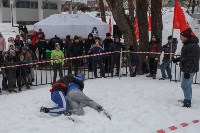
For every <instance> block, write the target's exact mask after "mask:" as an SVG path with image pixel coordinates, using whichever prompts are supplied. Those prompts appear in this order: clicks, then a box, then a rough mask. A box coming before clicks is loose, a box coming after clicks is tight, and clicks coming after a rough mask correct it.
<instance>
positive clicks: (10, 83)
mask: <svg viewBox="0 0 200 133" xmlns="http://www.w3.org/2000/svg"><path fill="white" fill-rule="evenodd" d="M15 83H16V77H8V90H9V91H11V90H14V88H15Z"/></svg>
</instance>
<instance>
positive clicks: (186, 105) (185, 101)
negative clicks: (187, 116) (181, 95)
mask: <svg viewBox="0 0 200 133" xmlns="http://www.w3.org/2000/svg"><path fill="white" fill-rule="evenodd" d="M183 107H187V108H191V100H186V99H184V101H183Z"/></svg>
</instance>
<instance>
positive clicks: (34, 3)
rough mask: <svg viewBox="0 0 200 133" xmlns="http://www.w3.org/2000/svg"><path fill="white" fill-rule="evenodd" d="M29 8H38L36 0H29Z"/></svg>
mask: <svg viewBox="0 0 200 133" xmlns="http://www.w3.org/2000/svg"><path fill="white" fill-rule="evenodd" d="M30 8H33V9H37V8H38V2H31V5H30Z"/></svg>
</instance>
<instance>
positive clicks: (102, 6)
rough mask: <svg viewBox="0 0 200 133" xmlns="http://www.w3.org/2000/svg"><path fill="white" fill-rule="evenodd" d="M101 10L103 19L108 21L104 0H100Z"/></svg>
mask: <svg viewBox="0 0 200 133" xmlns="http://www.w3.org/2000/svg"><path fill="white" fill-rule="evenodd" d="M99 6H100V12H101V20H102V21H103V22H105V23H106V14H105V6H104V3H103V0H99Z"/></svg>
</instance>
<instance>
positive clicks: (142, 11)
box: [136, 0, 149, 74]
mask: <svg viewBox="0 0 200 133" xmlns="http://www.w3.org/2000/svg"><path fill="white" fill-rule="evenodd" d="M136 7H137V8H136V13H137V18H138V26H139V35H140V40H139V51H141V52H146V51H147V49H146V45H147V44H148V40H149V32H148V16H147V11H148V1H147V0H136ZM145 56H146V55H145V54H140V55H139V58H140V66H139V74H144V70H143V68H142V63H143V62H144V59H145Z"/></svg>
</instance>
